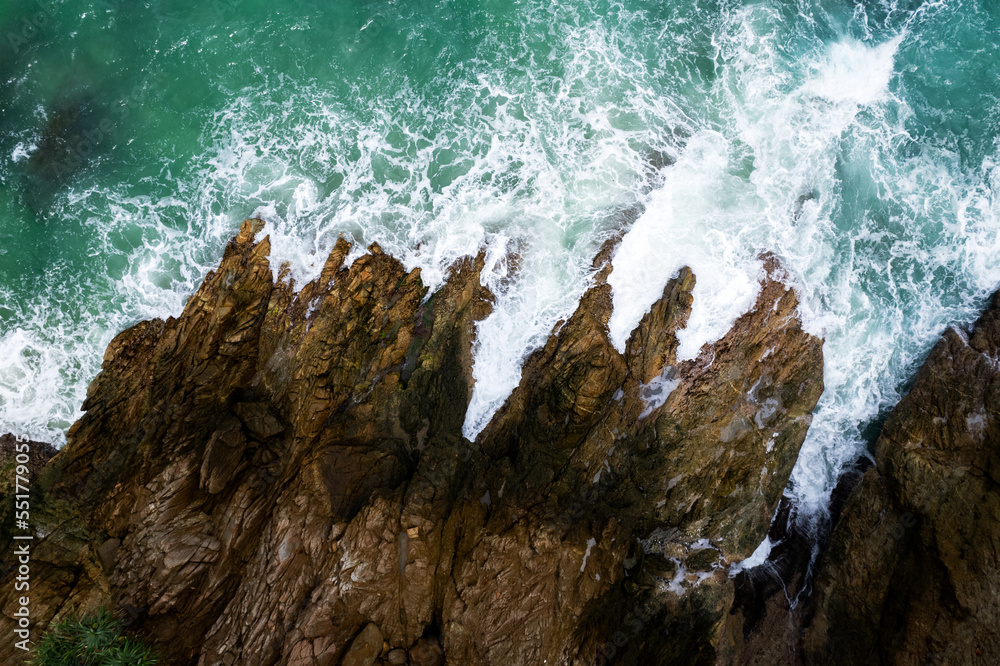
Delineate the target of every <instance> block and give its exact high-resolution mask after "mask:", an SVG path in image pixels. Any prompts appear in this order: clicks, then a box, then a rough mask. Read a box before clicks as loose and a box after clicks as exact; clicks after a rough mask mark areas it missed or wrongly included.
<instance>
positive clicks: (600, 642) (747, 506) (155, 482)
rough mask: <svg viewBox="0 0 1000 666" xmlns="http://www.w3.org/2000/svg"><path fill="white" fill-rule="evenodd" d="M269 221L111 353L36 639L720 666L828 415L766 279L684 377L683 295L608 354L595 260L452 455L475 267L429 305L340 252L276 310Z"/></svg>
mask: <svg viewBox="0 0 1000 666" xmlns="http://www.w3.org/2000/svg"><path fill="white" fill-rule="evenodd" d="M262 226H263V223H261V222H260V221H259V220H248V221H246V222H245V223H244V224H243V227H242V229H241V231H240V233H239V235H238V236H237V237H236V238H234V239H233V240H232V241H231V242H230V244H229V245H228V247H227V248H226V251H225V255H224V257H223V259H222V261H221V263H220V266H219V268H218V269H217V270H216V271H214V272H212V273H210V274H209V275H208V276H207V277H206V279H205V282H204V284H203V285H202V287H201V288H200V289H199V291H198V292H197V293H196V294H194V295H193V296H192V297H191V298H190V300H189V301H188V303H187V306H186V307H185V309H184V312H183V314H182V315H181V316H180V317H178V318H176V319H174V318H171V319H168V320H166V321H160V320H154V321H149V322H143V323H140V324H138V325H137V326H135V327H133V328H131V329H128V330H126V331H124V332H122V333H121V334H119V335H118V336H117V337H116V338H115V339H114V341H113V342H112V343H111V345H110V346H109V348H108V350H107V353H106V355H105V359H104V365H103V370H102V372H101V374H100V375H99V376H98V377H97V378H95V380H94V381H93V383H92V385H91V387H90V390H89V392H88V397H87V401H86V403H85V405H84V409H85V410H86V414H85V415H84V416H83V418H81V419H80V421H78V422H77V423H76V424H75V425H74V426H73V427H72V428H71V430H70V432H69V434H68V443H67V445H66V447H65V448H64V449H63V450H62V451H61V452H60V453H59V455H58V456H57V457H56V458H55V459H54V460H52V461H51V463H50V464H48V466H47V467H45V469H44V470H43V471H42V472H41V474H40V475H39V477H38V480H37V483H36V485H37V487H38V498H37V501H36V503H35V514H34V517H33V520H34V522H35V525H36V529H37V534H38V541H37V543H36V549H35V551H34V553H33V558H34V565H33V566H34V571H35V573H34V574H33V576H34V579H33V597H34V601H33V615H34V617H35V621H36V624H35V631H36V635H37V632H40V631H41V630H42V629H44V627H45V626H46V625H47V624H48V623H49V622H51V621H52V620H54V619H57V618H59V617H62V616H65V615H68V614H71V613H76V612H80V611H84V610H89V609H93V608H96V607H97V606H99V605H102V604H103V605H107V606H109V607H112V608H115V609H117V611H118V612H119V613H120V614H121V615H122V616H123V617H125V618H126V619H127V622H128V624H129V626H130V628H131V629H132V630H134V631H136V632H138V633H139V634H140V635H142V636H143V637H145V638H146V639H148V640H149V641H151V642H152V643H154V644H155V645H156V647H157V648H158V649H159V650H160V651H161V652H162V653H163V654H164V655H165V656H166V657H167V658H168V660H169V662H170V663H177V664H206V665H207V664H337V663H359V664H362V663H363V664H369V663H375V664H388V663H411V664H473V665H475V664H543V663H548V664H595V663H608V662H614V663H626V664H639V663H641V664H647V663H715V662H719V661H725V660H726V659H728V658H730V656H731V655H732V654H733V651H734V649H735V648H734V647H733V645H734V643H733V639H732V636H731V635H730V630H729V625H728V623H727V617H728V616H729V612H730V609H731V607H732V605H733V600H734V597H735V583H734V581H733V580H732V579H731V578H730V577H729V574H728V570H729V566H730V565H731V564H732V563H734V562H736V561H739V560H741V559H743V558H745V557H747V556H748V555H749V554H750V553H751V552H752V551H753V550H754V548H755V547H756V546H757V545H758V544H759V543H760V541H761V540H762V539H763V537H764V536H765V534H766V533H767V531H768V529H769V525H770V523H771V517H772V515H773V514H774V511H775V509H776V507H777V506H778V503H779V500H780V498H781V494H782V490H783V489H784V487H785V485H786V483H787V481H788V477H789V475H790V473H791V469H792V466H793V464H794V462H795V459H796V457H797V454H798V450H799V447H800V445H801V443H802V440H803V438H804V437H805V434H806V431H807V429H808V426H809V423H810V419H811V411H812V409H813V407H814V406H815V404H816V401H817V400H818V398H819V396H820V394H821V392H822V368H823V366H822V353H821V345H822V343H821V341H820V340H819V339H817V338H815V337H812V336H810V335H808V334H807V333H805V332H804V331H803V330H802V328H801V325H800V321H799V319H798V316H797V305H798V303H797V300H796V295H795V293H794V292H793V291H792V290H789V289H787V288H786V287H785V286H784V284H783V283H782V281H781V269H780V266H778V264H777V261H776V260H775V259H773V258H772V257H764V262H763V263H764V269H763V270H762V274H761V289H760V293H759V296H758V298H757V302H756V304H755V306H754V308H753V309H752V310H751V311H750V312H748V313H747V314H745V315H743V316H742V317H741V318H740V319H739V320H738V321H737V322H736V323H735V324H734V325H733V327H732V329H731V330H730V331H729V332H728V333H727V334H726V336H724V337H723V338H722V339H721V340H719V341H717V342H715V343H713V344H711V345H706V347H704V348H703V349H702V351H701V353H700V355H699V356H698V358H697V359H694V360H689V361H679V360H678V359H677V358H676V349H677V340H676V335H675V332H676V331H677V330H678V329H680V328H682V327H683V326H684V324H685V323H686V320H687V317H688V315H689V314H690V309H691V305H692V297H691V290H692V288H693V286H694V283H695V276H694V275H692V274H691V272H690V271H688V270H686V269H685V270H682V271H681V272H680V273H679V274H678V275H677V276H676V277H675V278H674V279H673V280H671V281H670V282H669V283H668V284H667V285H666V287H665V289H664V291H663V295H662V297H661V299H660V300H659V301H658V302H657V303H656V304H654V306H653V307H652V308H651V310H650V312H649V313H647V315H646V316H645V317H644V318H643V320H642V321H641V322H640V324H639V325H638V327H637V328H636V330H635V331H634V332H633V334H632V336H631V338H630V340H629V341H628V344H627V347H626V349H625V352H624V353H620V352H619V351H618V350H616V349H615V348H614V346H613V345H612V344H611V342H610V338H609V335H608V330H607V321H608V318H609V317H610V314H611V291H610V287H609V286H608V285H607V282H606V279H607V275H608V273H609V272H610V270H611V269H610V263H609V262H608V259H609V257H610V255H611V253H612V252H613V244H612V243H609V244H608V246H606V247H605V248H604V249H603V250H602V252H601V254H600V255H599V256H598V258H597V259H596V260H595V266H594V268H595V275H594V282H593V285H592V287H591V288H590V289H589V290H588V291H587V292H586V294H585V295H584V296H583V297H582V299H581V301H580V303H579V306H578V308H577V310H576V311H575V313H574V314H573V315H572V316H571V317H570V318H569V319H567V320H566V321H565V322H560V323H559V324H558V325H557V326H556V327H555V329H554V330H553V332H552V335H551V336H550V337H549V339H548V341H547V342H546V344H545V345H544V346H543V347H542V348H541V349H539V350H538V351H536V352H535V353H534V354H532V355H531V356H530V357H529V358H528V359H526V361H525V363H524V367H523V373H522V380H521V383H520V385H519V386H518V387H517V388H516V389H515V390H514V392H513V393H512V395H511V396H510V398H509V399H508V401H507V403H506V404H505V405H504V406H503V408H501V410H500V411H499V412H498V413H497V414H496V416H495V417H494V418H493V420H492V421H491V423H490V424H489V425H488V426H487V427H486V429H485V430H484V431H483V432H482V433H481V434H480V436H479V437H478V438H477V439H476V441H475V442H470V441H469V440H467V439H465V438H463V437H462V434H461V433H462V425H463V422H464V418H465V411H466V407H467V405H468V402H469V397H470V395H471V391H472V352H473V346H474V343H475V334H476V323H477V322H478V321H480V320H482V319H483V318H484V317H485V316H486V315H487V314H488V313H489V312H490V310H491V303H492V295H491V294H490V293H489V292H488V291H487V290H486V289H484V288H483V287H482V286H481V283H480V276H479V273H480V271H481V270H482V268H483V265H484V258H483V257H482V256H480V257H476V258H468V259H466V260H463V261H461V262H459V263H458V264H456V265H455V266H454V267H453V268H452V270H451V273H450V275H449V277H448V279H447V281H446V283H445V284H444V286H443V287H442V288H441V289H439V290H438V291H436V292H435V293H433V294H429V293H428V290H427V288H426V287H425V286H424V285H423V283H422V281H421V279H420V275H419V271H416V270H414V271H406V270H405V269H404V268H403V266H402V265H401V264H400V263H399V262H398V261H396V260H395V259H393V258H391V257H389V256H387V255H385V254H384V253H382V251H381V250H380V249H379V248H378V246H376V245H373V246H371V247H370V248H369V249H368V252H367V253H366V254H364V255H362V256H361V257H360V258H358V259H357V260H356V261H354V263H353V264H351V265H350V266H346V265H345V259H346V257H347V255H348V253H349V252H350V246H349V244H348V243H347V242H346V241H343V240H341V241H339V242H338V243H337V245H336V247H335V248H334V250H333V252H332V253H331V255H330V257H329V259H328V261H327V263H326V265H325V267H324V269H323V272H322V274H321V276H320V277H319V278H317V280H315V281H314V282H311V283H309V284H307V285H305V286H303V287H302V288H301V289H299V288H297V287H296V285H294V284H293V283H292V282H291V281H290V280H289V279H288V277H287V271H285V270H284V269H282V268H279V269H278V270H277V279H275V278H274V276H273V275H272V267H271V265H270V263H269V260H268V253H269V242H268V240H267V239H266V238H264V239H263V240H261V241H259V242H256V241H255V238H256V237H257V236H258V235H260V233H259V232H260V231H261V229H262ZM5 506H6V504H5ZM5 510H6V509H5ZM0 518H3V519H4V520H5V523H4V524H5V525H6V524H7V523H8V522H9V519H8V518H9V517H8V516H7V515H3V516H0ZM0 594H2V596H0V604H2V605H3V607H4V610H5V614H6V616H7V617H9V612H8V611H10V610H11V609H12V607H13V604H14V599H13V595H12V592H11V586H10V585H7V584H4V585H3V587H2V593H0ZM3 622H7V620H3ZM11 650H12V647H11V646H10V645H9V644H0V659H2V660H4V662H5V663H7V661H9V660H11V659H14V658H15V656H14V654H13V652H11ZM11 663H13V662H11Z"/></svg>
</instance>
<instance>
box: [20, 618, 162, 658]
mask: <svg viewBox="0 0 1000 666" xmlns="http://www.w3.org/2000/svg"><path fill="white" fill-rule="evenodd" d="M31 663H32V664H33V666H153V665H154V664H158V663H160V660H159V658H158V657H157V655H156V653H155V652H154V651H153V650H152V648H150V647H149V646H147V645H146V644H144V643H143V642H142V641H140V640H138V639H136V638H134V637H131V636H129V635H127V632H126V631H125V629H124V627H123V626H122V623H121V621H120V620H118V619H117V618H115V617H114V616H113V615H112V614H111V613H110V612H109V611H107V610H105V609H101V610H100V611H98V612H97V613H96V614H93V615H87V616H84V617H80V618H74V619H68V620H62V621H60V622H57V623H56V624H55V625H53V626H52V627H50V628H49V630H48V631H47V632H45V635H44V636H43V637H42V640H41V641H40V642H39V643H38V647H37V648H36V650H35V659H34V661H32V662H31Z"/></svg>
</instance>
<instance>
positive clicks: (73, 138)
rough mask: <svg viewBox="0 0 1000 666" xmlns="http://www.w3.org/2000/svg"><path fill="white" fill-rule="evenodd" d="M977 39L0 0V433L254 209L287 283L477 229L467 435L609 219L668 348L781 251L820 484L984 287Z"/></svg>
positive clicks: (456, 243) (744, 289)
mask: <svg viewBox="0 0 1000 666" xmlns="http://www.w3.org/2000/svg"><path fill="white" fill-rule="evenodd" d="M998 42H1000V1H998V0H962V1H954V2H952V1H941V2H919V1H916V0H911V1H896V2H847V1H844V2H834V1H826V0H824V1H817V0H801V1H798V2H791V1H778V0H761V1H758V2H720V1H709V0H694V1H686V2H676V1H675V0H669V1H661V2H640V1H637V0H625V1H622V2H568V1H565V0H562V1H558V2H554V3H553V2H542V1H541V0H517V1H510V2H500V1H496V0H493V1H485V2H474V1H472V0H451V1H438V2H422V1H410V2H374V1H368V2H358V1H346V0H334V1H332V2H331V1H323V2H319V1H318V0H298V1H296V2H291V1H289V0H270V1H268V2H261V1H257V0H216V1H214V2H198V3H195V2H180V1H179V0H148V1H145V2H144V1H141V0H114V1H107V2H83V1H78V0H64V1H61V2H60V1H58V0H52V1H50V2H46V1H27V0H7V1H6V2H4V3H3V4H2V5H0V430H4V431H7V430H11V431H15V432H25V433H27V434H30V435H31V436H32V437H34V438H36V439H44V440H49V441H54V442H56V443H61V442H62V441H63V439H64V436H65V435H64V433H65V430H66V429H67V428H68V426H69V425H70V424H71V423H72V422H73V421H74V420H75V419H76V418H77V417H78V416H79V411H78V410H79V407H80V405H81V404H82V401H83V398H84V396H85V394H86V387H87V385H88V383H89V382H90V380H91V379H92V378H93V377H94V375H95V374H96V373H97V372H98V370H99V368H100V362H101V358H102V356H103V349H104V348H105V346H106V345H107V343H108V342H109V341H110V339H111V338H112V337H113V336H114V335H115V334H116V333H117V332H119V331H120V330H122V329H123V328H125V327H127V326H129V325H132V324H134V323H136V322H137V321H140V320H142V319H147V318H150V317H155V316H159V317H165V316H169V315H177V314H178V313H179V312H180V310H181V309H182V307H183V304H184V302H185V300H186V298H187V296H188V295H190V294H191V293H192V292H193V291H194V290H195V289H196V288H197V286H198V284H199V283H200V281H201V279H202V278H203V276H204V273H205V272H206V271H207V270H209V269H211V268H212V267H213V266H214V265H215V264H216V263H217V262H218V260H219V258H220V256H221V254H222V250H223V248H224V246H225V242H226V240H227V239H228V238H229V237H230V236H231V235H232V234H233V233H234V232H235V231H236V229H237V228H238V225H239V222H240V221H241V220H242V219H244V218H245V217H248V216H251V215H259V216H261V217H263V218H264V219H265V220H266V221H267V223H268V227H267V229H266V233H270V234H271V237H272V241H273V247H274V249H273V258H274V260H275V261H274V262H273V263H274V265H275V266H277V265H278V264H279V263H280V262H282V261H287V262H289V263H290V265H291V268H292V271H293V274H294V275H295V277H296V279H297V280H298V281H299V282H300V283H301V281H302V280H306V279H309V278H310V277H312V276H313V275H315V274H316V273H317V272H318V270H319V268H320V267H321V266H322V263H323V260H324V259H325V256H326V253H327V252H329V250H330V248H331V247H332V245H333V243H334V241H335V240H336V238H337V237H338V236H339V235H346V236H348V237H350V238H352V239H353V240H355V241H356V242H357V243H358V247H359V248H361V247H363V246H365V245H367V244H368V243H371V242H374V241H377V242H379V243H380V244H382V245H383V247H385V248H386V249H387V250H388V251H390V252H392V253H393V254H395V255H396V256H398V257H399V258H400V259H402V260H403V261H404V262H405V263H406V264H407V266H412V267H420V268H421V269H422V270H423V276H424V279H425V281H427V282H428V283H429V284H431V285H436V284H439V283H440V281H441V279H442V276H443V274H444V271H445V269H446V268H447V266H448V265H449V264H450V263H451V262H453V261H454V260H456V259H457V258H459V257H461V256H464V255H467V254H470V253H474V252H476V251H478V250H479V249H480V248H486V249H487V251H488V265H487V271H486V274H485V276H484V283H485V284H487V285H488V286H490V287H491V289H493V291H494V292H495V293H496V294H497V295H498V302H497V308H496V311H495V312H494V314H493V315H491V317H490V318H489V319H487V320H486V321H485V322H484V323H483V324H482V326H481V327H480V331H479V344H478V347H477V350H476V356H475V363H476V366H475V376H476V380H477V384H476V390H475V394H474V396H473V401H472V404H471V405H470V410H469V415H468V419H467V423H466V434H467V435H468V436H469V437H474V436H475V435H476V433H478V431H479V430H480V429H481V428H482V427H483V426H484V425H485V423H486V422H487V421H488V419H489V417H490V416H491V414H492V413H493V411H494V410H495V409H496V408H497V407H498V406H499V404H501V403H502V401H503V400H504V399H505V397H506V396H507V395H508V394H509V392H510V390H511V389H512V388H513V387H514V385H516V383H517V380H518V373H519V369H520V363H521V360H522V359H523V357H524V356H525V354H527V353H529V352H530V351H531V350H532V349H534V348H536V347H537V346H538V345H539V344H541V343H542V342H543V341H544V338H545V336H546V335H547V334H548V332H549V331H550V330H551V328H552V326H553V324H554V323H555V322H556V321H557V320H558V319H559V318H561V317H564V316H566V315H567V314H568V313H569V312H571V311H572V309H573V307H574V306H575V303H576V301H577V300H578V298H579V296H580V295H581V294H582V293H583V290H584V289H585V288H586V287H587V284H588V280H589V279H590V268H589V267H590V261H591V258H592V256H593V254H594V252H595V251H596V249H597V248H598V247H599V246H600V244H601V242H602V241H603V240H605V239H606V238H607V237H609V236H610V235H611V234H613V233H615V232H617V231H619V230H625V231H626V236H625V239H624V240H623V242H622V245H621V248H620V250H619V251H618V253H617V254H616V256H615V258H614V272H613V273H612V286H613V289H614V298H615V313H614V316H613V318H612V321H611V331H612V336H613V338H614V339H615V340H616V342H617V343H618V344H621V343H622V341H623V340H624V339H625V338H626V337H627V335H628V332H629V330H630V329H631V327H632V326H634V325H635V324H636V323H637V322H638V319H639V318H640V317H641V315H642V312H643V311H644V310H645V309H646V308H648V306H649V305H650V304H651V303H652V301H653V299H655V297H656V296H657V295H658V294H659V292H660V291H662V287H663V285H664V284H665V282H666V280H667V279H669V278H670V276H671V275H672V274H673V273H675V272H676V270H677V269H678V268H680V267H681V266H682V265H685V264H687V265H691V266H692V267H693V268H694V270H695V273H696V275H697V276H698V286H697V287H696V290H695V310H694V313H693V315H692V318H691V323H690V324H689V326H688V329H687V330H686V331H684V332H683V333H682V336H681V352H682V355H686V356H688V357H691V356H694V355H695V354H696V353H697V352H698V349H699V348H700V346H701V344H703V343H705V342H708V341H710V340H712V339H714V338H717V337H719V336H720V335H722V334H723V333H724V332H725V330H726V328H727V327H728V325H729V324H730V323H731V322H732V321H733V319H735V317H736V316H738V315H739V314H740V313H741V312H742V311H744V310H746V309H747V308H748V307H750V305H751V304H752V302H753V298H754V295H755V293H756V284H757V279H758V277H759V273H760V262H759V260H758V255H759V254H760V252H762V251H771V252H774V253H775V254H776V255H777V256H778V257H779V258H780V259H781V261H782V263H783V266H784V267H785V269H786V270H787V272H788V279H789V283H790V284H792V285H794V286H795V287H796V288H797V289H799V291H800V294H801V296H802V307H801V314H802V317H803V319H804V321H805V322H806V325H807V327H808V328H809V330H811V331H813V332H815V333H817V334H819V335H822V336H823V337H824V339H825V349H824V357H825V364H826V365H825V368H826V370H825V384H826V391H825V393H824V396H823V398H822V400H821V403H820V405H819V407H818V408H817V412H816V416H815V420H814V423H813V427H812V429H811V430H810V434H809V438H808V440H807V442H806V444H805V445H804V447H803V451H802V454H801V457H800V460H799V463H798V465H797V467H796V470H795V473H794V475H793V484H792V492H793V494H795V496H796V497H797V498H798V499H799V501H800V502H801V504H802V506H809V507H821V506H822V504H823V502H824V501H825V497H826V495H827V493H828V492H829V489H830V487H831V484H832V482H833V480H835V478H836V474H837V471H838V470H839V469H841V468H842V467H843V465H844V464H846V463H847V462H848V461H850V460H852V459H853V458H854V457H856V456H857V455H858V454H859V452H863V451H864V448H865V440H866V436H867V434H866V429H869V426H870V424H871V423H872V422H873V421H876V420H877V418H878V417H879V415H880V414H881V413H883V412H884V411H885V410H886V409H887V408H889V407H891V406H892V405H893V404H894V403H895V402H896V401H897V400H898V397H899V393H900V391H901V390H902V389H903V388H904V387H905V384H906V382H907V380H908V379H909V378H910V377H911V376H912V373H913V372H914V370H915V368H916V367H917V365H918V364H919V362H920V360H921V359H922V358H923V356H924V355H925V354H926V353H927V351H928V349H929V347H930V345H931V344H933V341H934V340H935V339H936V337H937V336H938V335H939V334H940V333H941V331H942V330H943V328H944V327H945V326H947V325H950V324H960V325H964V324H968V323H969V322H970V321H971V320H972V319H974V317H975V313H976V311H977V310H978V308H980V307H981V306H982V305H983V303H984V300H985V298H986V296H987V295H988V294H989V293H990V292H991V291H992V290H993V289H995V288H996V287H997V286H998V284H1000V138H998V137H1000V54H998V47H997V45H998ZM637 211H642V214H641V215H638V217H637V216H636V214H635V213H636V212H637ZM512 251H515V252H516V253H517V254H518V255H519V257H520V265H519V267H518V269H517V271H516V272H515V271H514V270H513V267H512V266H508V264H507V260H506V257H507V256H508V255H509V253H510V252H512Z"/></svg>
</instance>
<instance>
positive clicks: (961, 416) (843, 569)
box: [804, 296, 1000, 665]
mask: <svg viewBox="0 0 1000 666" xmlns="http://www.w3.org/2000/svg"><path fill="white" fill-rule="evenodd" d="M998 358H1000V296H995V297H994V299H993V303H992V307H991V308H990V309H989V310H987V312H986V313H985V314H984V315H983V316H982V317H981V318H980V319H979V321H978V322H977V323H976V325H975V327H974V329H973V330H972V332H971V333H966V332H964V331H962V330H959V329H956V328H952V329H949V330H947V331H946V332H945V334H944V335H943V336H942V338H941V340H940V341H939V342H938V343H937V345H936V346H935V347H934V349H933V350H932V351H931V353H930V356H929V357H928V358H927V361H926V362H925V363H924V365H923V367H922V368H921V370H920V372H919V374H918V375H917V377H916V381H915V383H914V385H913V389H912V390H911V391H910V393H909V394H908V395H907V396H906V397H905V398H904V399H903V400H902V401H901V402H900V403H899V405H898V406H897V407H896V409H895V410H894V411H893V412H892V414H891V415H890V417H889V419H888V420H887V421H886V423H885V426H884V427H883V430H882V435H881V436H880V437H879V440H878V443H877V446H876V449H875V462H876V467H875V468H873V469H871V470H869V471H868V472H867V473H866V474H865V476H864V478H863V480H862V481H861V483H860V485H859V486H858V487H857V488H856V489H855V491H854V493H853V494H852V496H851V498H850V500H849V502H848V507H847V509H846V511H845V513H844V516H843V518H842V519H841V521H840V523H839V524H838V526H837V528H836V529H835V531H834V535H833V539H832V542H831V546H830V550H829V553H828V555H827V557H826V561H825V563H824V565H823V567H822V568H821V570H820V573H819V575H818V577H817V595H816V600H815V604H816V611H815V612H816V616H815V619H814V620H813V622H812V628H811V630H810V632H809V634H808V635H807V636H806V639H805V643H804V648H805V654H806V656H807V657H808V658H809V659H810V660H811V661H814V662H817V663H833V662H834V661H836V662H838V663H862V662H864V663H879V664H918V663H919V664H983V665H985V664H997V663H1000V637H998V635H997V626H998V625H1000V568H998V565H1000V530H998V529H997V524H998V522H1000V450H998V448H997V442H998V441H1000V364H998V361H997V359H998Z"/></svg>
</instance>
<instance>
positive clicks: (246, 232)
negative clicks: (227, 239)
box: [236, 217, 264, 243]
mask: <svg viewBox="0 0 1000 666" xmlns="http://www.w3.org/2000/svg"><path fill="white" fill-rule="evenodd" d="M263 228H264V220H262V219H260V218H256V217H251V218H247V219H246V220H243V224H242V225H240V233H239V235H238V236H236V242H237V243H249V242H251V241H253V239H254V237H255V236H256V235H257V234H258V233H259V232H260V230H261V229H263Z"/></svg>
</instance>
